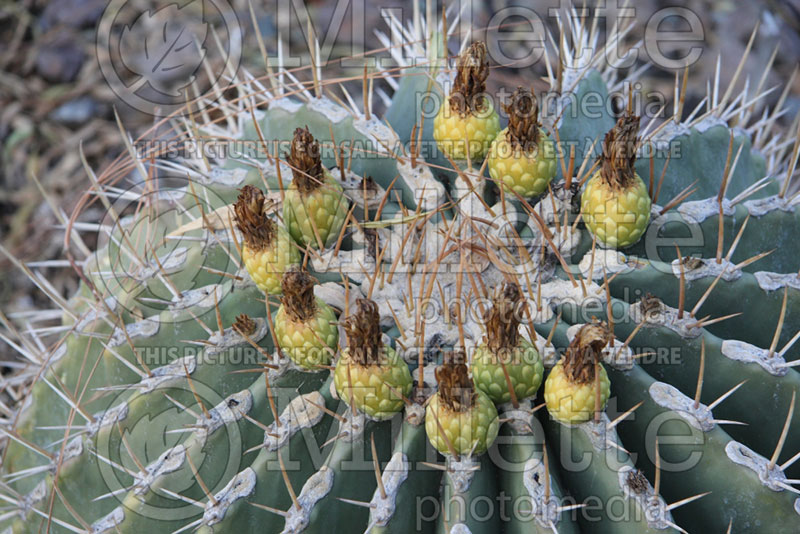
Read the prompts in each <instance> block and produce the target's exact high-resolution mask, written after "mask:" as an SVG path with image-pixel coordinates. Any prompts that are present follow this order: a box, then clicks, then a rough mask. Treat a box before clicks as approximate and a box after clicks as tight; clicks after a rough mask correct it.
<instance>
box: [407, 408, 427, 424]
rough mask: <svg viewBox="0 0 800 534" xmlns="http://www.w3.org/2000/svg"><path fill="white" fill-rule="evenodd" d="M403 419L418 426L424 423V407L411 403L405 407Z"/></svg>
mask: <svg viewBox="0 0 800 534" xmlns="http://www.w3.org/2000/svg"><path fill="white" fill-rule="evenodd" d="M404 417H405V420H406V421H407V422H408V423H410V424H412V425H414V426H419V425H421V424H423V423H424V422H425V407H424V406H423V405H422V404H417V403H416V402H413V403H411V404H409V405H407V406H406V411H405V413H404Z"/></svg>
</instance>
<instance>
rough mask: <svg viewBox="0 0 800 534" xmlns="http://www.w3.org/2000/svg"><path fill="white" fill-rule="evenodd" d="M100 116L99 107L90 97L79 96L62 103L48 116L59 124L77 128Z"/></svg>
mask: <svg viewBox="0 0 800 534" xmlns="http://www.w3.org/2000/svg"><path fill="white" fill-rule="evenodd" d="M101 114H102V112H101V109H100V105H99V104H98V103H97V102H96V101H95V100H94V99H93V98H92V97H90V96H81V97H78V98H75V99H73V100H69V101H67V102H64V103H63V104H61V105H60V106H58V107H57V108H56V109H54V110H53V111H51V112H50V115H49V116H50V119H52V120H54V121H56V122H59V123H61V124H66V125H70V126H77V125H80V124H83V123H85V122H87V121H88V120H89V119H91V118H92V117H96V116H98V115H101Z"/></svg>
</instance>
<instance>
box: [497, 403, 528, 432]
mask: <svg viewBox="0 0 800 534" xmlns="http://www.w3.org/2000/svg"><path fill="white" fill-rule="evenodd" d="M518 404H519V407H518V408H514V405H513V404H512V403H510V402H507V403H503V404H501V405H500V406H498V407H497V408H498V411H500V412H501V413H502V414H503V418H505V419H506V420H507V421H506V424H507V425H509V426H510V427H511V428H513V429H514V432H516V433H517V434H519V435H521V436H526V435H530V434H532V430H533V429H532V428H531V418H532V417H533V413H532V410H533V401H532V400H531V399H530V398H528V399H522V400H521V401H519V402H518Z"/></svg>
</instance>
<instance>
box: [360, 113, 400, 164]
mask: <svg viewBox="0 0 800 534" xmlns="http://www.w3.org/2000/svg"><path fill="white" fill-rule="evenodd" d="M353 128H354V129H355V131H357V132H358V133H360V134H362V135H364V137H366V138H367V139H370V140H371V139H375V140H376V141H375V144H374V145H373V150H375V151H376V152H378V153H381V154H385V155H387V156H388V155H389V152H388V151H387V150H386V147H389V149H394V147H396V146H397V144H398V143H399V142H400V140H399V139H398V137H397V135H395V133H394V132H393V131H392V130H391V129H390V128H389V127H388V126H386V125H385V124H384V123H383V122H381V121H380V120H378V118H377V117H376V116H375V115H374V114H373V115H372V116H371V117H370V118H369V120H367V119H366V117H365V116H364V115H361V116H360V117H355V118H354V119H353Z"/></svg>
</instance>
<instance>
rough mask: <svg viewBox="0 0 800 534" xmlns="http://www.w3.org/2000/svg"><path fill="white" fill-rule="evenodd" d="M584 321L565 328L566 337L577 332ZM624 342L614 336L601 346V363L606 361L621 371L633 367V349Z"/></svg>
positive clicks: (571, 336) (570, 338) (572, 335)
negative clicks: (609, 341)
mask: <svg viewBox="0 0 800 534" xmlns="http://www.w3.org/2000/svg"><path fill="white" fill-rule="evenodd" d="M583 325H584V323H577V324H574V325H571V326H570V327H569V328H567V339H568V340H569V341H572V339H573V338H574V337H575V336H576V335H577V334H578V330H580V329H581V327H583ZM623 345H624V343H623V342H622V341H620V340H618V339H617V338H614V339H613V340H612V341H611V343H609V344H608V345H606V346H605V347H604V348H603V352H602V354H603V363H607V364H608V365H610V366H611V367H613V368H614V369H619V370H621V371H628V370H630V369H632V368H633V362H634V358H633V351H632V350H631V348H630V347H627V346H626V347H623Z"/></svg>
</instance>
